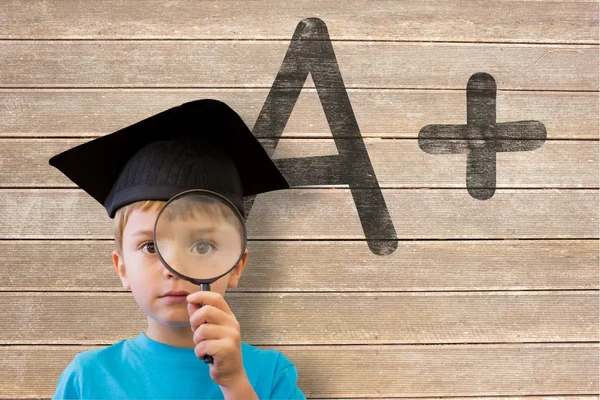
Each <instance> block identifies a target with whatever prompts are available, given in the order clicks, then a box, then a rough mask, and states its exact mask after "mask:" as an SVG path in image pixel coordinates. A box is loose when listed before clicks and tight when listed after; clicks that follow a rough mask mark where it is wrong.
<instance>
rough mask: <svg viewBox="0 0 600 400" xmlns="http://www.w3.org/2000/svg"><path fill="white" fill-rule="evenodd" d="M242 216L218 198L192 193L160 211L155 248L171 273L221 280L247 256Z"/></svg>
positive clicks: (178, 198) (174, 200) (170, 203)
mask: <svg viewBox="0 0 600 400" xmlns="http://www.w3.org/2000/svg"><path fill="white" fill-rule="evenodd" d="M243 223H244V222H243V220H242V219H241V216H240V215H239V213H238V212H237V210H235V209H234V208H233V207H232V206H231V205H230V204H228V203H226V202H225V201H223V200H221V199H220V198H219V197H217V196H216V195H211V194H209V193H202V192H191V193H188V194H184V195H182V196H180V197H177V198H174V199H173V200H171V201H170V202H168V203H167V205H166V206H165V207H164V208H163V210H161V212H160V214H159V216H158V219H157V221H156V227H155V246H156V247H157V250H158V252H159V253H160V256H161V257H162V259H163V262H165V263H167V264H168V265H169V267H170V268H171V269H173V270H174V271H176V272H178V273H179V274H181V275H184V276H186V277H189V278H193V279H206V280H210V279H212V278H216V277H220V276H222V275H224V274H226V273H227V272H229V270H231V269H232V268H233V267H234V266H235V265H236V264H237V262H238V261H239V259H240V258H241V256H242V254H243V253H244V250H245V249H244V246H245V243H244V242H245V237H244V229H243Z"/></svg>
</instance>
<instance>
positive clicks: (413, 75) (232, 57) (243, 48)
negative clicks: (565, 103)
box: [0, 40, 599, 91]
mask: <svg viewBox="0 0 600 400" xmlns="http://www.w3.org/2000/svg"><path fill="white" fill-rule="evenodd" d="M288 46H289V43H285V42H269V41H240V42H237V41H234V42H232V41H200V42H198V41H191V42H190V41H183V42H179V41H178V42H166V41H102V42H98V41H29V40H28V41H18V40H17V41H13V40H10V41H0V54H3V62H2V63H0V87H24V88H25V87H29V88H32V87H44V88H50V87H52V88H56V87H69V88H115V87H123V88H131V87H152V88H157V87H169V88H173V87H186V88H189V87H221V88H223V87H245V88H252V87H262V88H265V87H266V88H270V87H271V85H272V84H273V80H274V77H275V76H276V75H277V72H278V71H279V69H280V67H281V63H282V60H283V57H284V55H285V54H286V51H287V48H288ZM561 49H562V50H561V51H555V52H552V53H548V52H549V51H552V50H556V46H551V45H541V44H539V45H538V44H536V45H520V44H519V45H517V44H515V45H500V44H485V45H484V44H434V43H428V44H426V43H419V44H414V43H392V42H339V43H334V51H335V58H336V60H337V63H338V65H339V69H340V71H341V74H342V77H343V81H344V85H345V87H346V88H386V89H391V88H396V89H398V88H411V89H465V87H466V84H467V81H468V80H469V77H470V76H471V75H473V74H475V73H477V72H486V73H488V74H490V75H492V76H493V77H494V79H495V80H496V83H497V86H498V88H500V89H503V90H571V91H580V90H585V91H594V90H596V91H597V90H598V87H599V85H598V68H597V66H598V46H595V45H589V46H587V45H586V46H582V45H579V46H561ZM547 53H548V54H547ZM123 54H127V59H126V62H124V61H123V57H122V55H123ZM542 57H543V58H542ZM440 60H443V62H441V61H440ZM319 62H321V60H319V59H318V58H316V60H315V61H314V63H315V67H317V66H318V63H319ZM557 76H560V79H556V77H557ZM99 77H101V79H99ZM305 86H306V87H312V85H311V83H310V82H307V83H306V84H305ZM332 90H333V89H332Z"/></svg>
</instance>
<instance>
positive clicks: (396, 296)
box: [0, 285, 600, 345]
mask: <svg viewBox="0 0 600 400" xmlns="http://www.w3.org/2000/svg"><path fill="white" fill-rule="evenodd" d="M156 290H160V289H159V285H156ZM162 293H163V292H157V293H155V295H156V296H159V295H161V294H162ZM225 300H226V301H227V303H228V304H229V306H230V307H231V310H232V311H233V313H234V314H235V316H236V318H237V320H238V321H239V322H240V325H241V332H242V338H243V340H244V341H246V342H248V343H250V344H253V345H283V344H285V345H290V344H297V345H308V344H310V345H318V344H331V345H339V344H415V343H416V344H422V343H430V344H433V343H435V344H442V343H498V342H518V343H527V342H567V341H568V342H586V341H594V340H597V338H598V323H599V322H600V321H599V318H598V314H599V308H598V300H599V296H598V292H597V291H581V292H575V291H558V292H556V291H554V292H553V291H534V292H523V291H514V292H470V293H457V292H444V293H389V292H378V293H359V294H357V293H278V294H274V293H227V294H226V295H225ZM156 302H157V304H156V306H157V307H158V302H159V300H158V299H157V300H156ZM0 304H1V306H0V310H1V314H2V324H0V345H6V344H11V345H16V344H28V345H31V344H72V343H78V344H111V343H114V342H115V341H117V340H119V339H120V338H123V337H131V336H135V335H136V334H137V333H138V332H140V331H144V330H145V329H146V326H147V325H146V324H147V321H146V318H147V317H146V315H145V314H144V313H143V312H142V311H141V310H140V309H139V307H138V305H137V304H136V302H135V300H134V298H133V296H132V295H131V294H130V293H31V292H20V293H0ZM180 309H181V315H183V316H184V317H187V315H188V314H187V309H186V308H185V305H182V306H181V307H180ZM25 314H26V315H27V318H26V319H24V318H23V315H25ZM340 315H344V318H340Z"/></svg>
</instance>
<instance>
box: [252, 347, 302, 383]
mask: <svg viewBox="0 0 600 400" xmlns="http://www.w3.org/2000/svg"><path fill="white" fill-rule="evenodd" d="M242 357H243V362H244V366H245V368H246V371H248V370H254V371H261V373H263V374H265V373H271V374H272V375H273V376H275V375H277V374H278V373H280V371H282V370H288V369H292V370H294V371H293V372H295V370H296V368H295V365H294V364H293V363H292V362H291V361H290V360H289V359H288V358H287V357H286V355H285V354H283V353H282V352H281V351H279V350H275V349H262V348H260V347H256V346H253V345H250V344H248V343H246V342H242Z"/></svg>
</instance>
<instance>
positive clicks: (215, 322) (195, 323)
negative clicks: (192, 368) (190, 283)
mask: <svg viewBox="0 0 600 400" xmlns="http://www.w3.org/2000/svg"><path fill="white" fill-rule="evenodd" d="M187 301H188V305H187V309H188V313H189V314H190V325H191V327H192V331H193V332H194V343H195V345H196V347H195V348H194V352H195V353H196V356H197V357H198V358H199V359H201V360H203V359H204V355H205V354H209V355H211V356H212V357H213V364H209V365H210V377H211V379H212V380H213V381H215V382H216V383H217V384H219V385H221V386H224V387H229V388H234V387H241V386H242V385H246V384H247V380H248V378H247V376H246V371H245V370H244V365H243V363H242V340H241V333H240V324H239V322H238V321H237V319H236V318H235V315H234V314H233V312H232V311H231V309H230V308H229V306H228V305H227V302H226V301H225V299H224V298H223V296H221V294H220V293H217V292H210V291H199V292H195V293H191V294H189V295H188V296H187ZM201 303H204V306H202V307H200V304H201Z"/></svg>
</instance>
